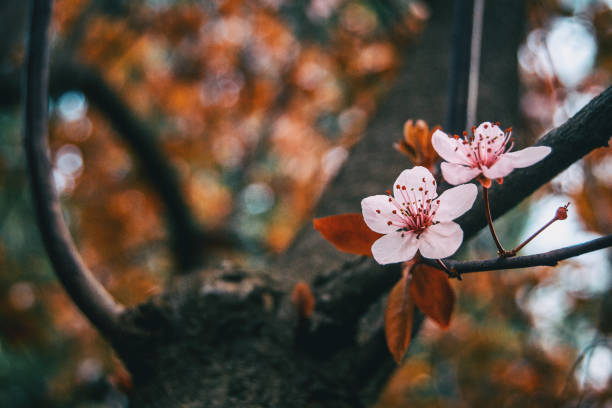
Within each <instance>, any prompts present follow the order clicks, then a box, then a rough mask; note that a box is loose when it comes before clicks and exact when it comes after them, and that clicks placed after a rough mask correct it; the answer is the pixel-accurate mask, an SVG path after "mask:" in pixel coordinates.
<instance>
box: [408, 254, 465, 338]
mask: <svg viewBox="0 0 612 408" xmlns="http://www.w3.org/2000/svg"><path fill="white" fill-rule="evenodd" d="M410 294H411V297H412V299H414V304H415V305H416V306H417V307H418V308H419V309H420V310H421V311H422V312H423V313H424V314H425V315H426V316H428V317H430V318H431V319H432V320H433V321H435V322H436V323H438V325H440V327H442V328H447V327H448V325H449V324H450V319H451V314H452V313H453V307H454V306H455V292H454V291H453V288H451V286H450V284H449V282H448V277H447V276H446V274H445V273H444V272H442V271H441V270H440V269H437V268H434V267H431V266H428V265H424V264H417V265H415V266H414V267H413V268H412V283H411V284H410Z"/></svg>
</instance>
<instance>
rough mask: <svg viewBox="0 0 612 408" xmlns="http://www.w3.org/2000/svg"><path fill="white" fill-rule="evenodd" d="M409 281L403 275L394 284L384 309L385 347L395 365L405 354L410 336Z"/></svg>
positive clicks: (412, 309)
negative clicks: (387, 348)
mask: <svg viewBox="0 0 612 408" xmlns="http://www.w3.org/2000/svg"><path fill="white" fill-rule="evenodd" d="M410 280H411V277H410V275H408V274H405V275H404V277H403V278H402V279H400V281H399V282H397V283H396V284H395V286H394V287H393V289H391V293H390V294H389V299H388V300H387V308H386V309H385V335H386V338H387V347H389V351H390V352H391V354H392V355H393V359H394V360H395V362H396V363H397V364H400V363H401V361H402V357H404V354H406V350H407V349H408V345H410V338H411V334H412V319H413V314H414V302H413V301H412V297H411V295H410V290H409V289H408V287H409V285H410Z"/></svg>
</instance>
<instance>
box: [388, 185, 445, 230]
mask: <svg viewBox="0 0 612 408" xmlns="http://www.w3.org/2000/svg"><path fill="white" fill-rule="evenodd" d="M430 187H432V188H433V190H432V191H430V190H429V188H430ZM395 190H396V191H395V198H393V197H389V200H391V202H392V203H393V205H394V206H395V207H396V209H395V210H393V211H392V214H393V215H392V217H391V218H390V221H389V223H390V224H389V225H395V226H397V227H398V229H397V231H398V232H400V231H401V232H402V237H404V232H408V231H411V232H413V233H415V234H417V238H418V236H419V235H420V234H421V233H423V231H425V230H426V229H427V228H428V227H429V226H431V225H433V224H435V223H436V222H435V221H434V217H435V215H436V210H437V209H438V206H439V205H440V200H436V196H437V195H436V182H435V180H434V181H433V186H428V185H427V182H426V180H425V178H423V179H422V180H421V182H420V183H419V186H418V187H410V188H407V187H406V186H405V185H400V184H397V185H396V186H395ZM389 193H390V192H389ZM389 195H390V194H389Z"/></svg>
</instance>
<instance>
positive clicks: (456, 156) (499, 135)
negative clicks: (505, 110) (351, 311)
mask: <svg viewBox="0 0 612 408" xmlns="http://www.w3.org/2000/svg"><path fill="white" fill-rule="evenodd" d="M498 124H499V123H498ZM498 124H492V123H490V122H483V123H481V124H480V126H478V128H476V129H475V130H474V129H473V133H474V136H472V137H469V136H468V134H467V132H463V137H459V136H458V135H455V137H454V138H453V137H449V136H448V135H447V134H446V133H444V132H442V131H440V130H437V131H435V132H434V134H433V136H432V138H431V142H432V144H433V147H434V149H435V150H436V151H437V152H438V154H439V155H440V156H441V157H442V158H443V159H444V160H446V162H443V163H442V166H441V168H442V176H443V177H444V179H445V180H446V181H447V182H449V183H450V184H453V185H457V184H462V183H466V182H468V181H470V180H472V179H473V178H474V177H478V176H480V177H479V180H480V181H481V182H482V183H483V185H484V186H485V187H488V186H489V185H490V180H494V179H501V178H503V177H506V176H507V175H508V174H510V172H511V171H512V170H514V169H516V168H522V167H528V166H531V165H532V164H534V163H537V162H539V161H540V160H542V159H543V158H544V157H546V156H547V155H548V154H549V153H550V152H551V148H550V147H548V146H535V147H528V148H526V149H523V150H519V151H516V152H512V151H511V150H512V147H513V145H514V143H513V139H512V137H511V135H512V128H509V129H506V130H505V131H502V130H501V129H500V128H499V126H498ZM481 175H482V176H484V178H486V179H484V180H483V177H482V176H481ZM487 179H489V180H487Z"/></svg>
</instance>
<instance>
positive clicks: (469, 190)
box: [361, 166, 478, 265]
mask: <svg viewBox="0 0 612 408" xmlns="http://www.w3.org/2000/svg"><path fill="white" fill-rule="evenodd" d="M477 193H478V189H477V188H476V186H475V185H474V184H464V185H461V186H458V187H454V188H451V189H449V190H446V191H445V192H444V193H442V195H441V196H439V197H438V194H437V193H436V181H435V180H434V178H433V176H432V175H431V173H430V172H429V170H427V169H426V168H425V167H421V166H417V167H414V168H412V169H409V170H404V171H403V172H402V174H400V175H399V177H398V178H397V180H396V181H395V184H394V186H393V196H391V192H389V195H386V196H385V195H375V196H371V197H366V198H364V199H363V200H362V201H361V210H362V212H363V219H364V220H365V222H366V224H367V225H368V227H370V229H372V230H373V231H375V232H378V233H379V234H385V236H383V237H380V238H379V239H378V240H376V242H374V244H373V245H372V255H374V259H375V260H376V262H378V263H380V264H383V265H384V264H389V263H395V262H404V261H407V260H410V259H412V258H413V257H414V256H415V254H416V252H417V250H418V251H420V252H421V255H422V256H424V257H426V258H434V259H439V258H445V257H447V256H450V255H452V254H454V253H455V251H457V249H458V248H459V246H460V245H461V242H462V241H463V230H461V227H459V224H457V223H455V222H453V221H452V220H454V219H455V218H457V217H459V216H460V215H461V214H463V213H464V212H466V211H467V210H469V209H470V208H471V207H472V204H474V200H475V199H476V195H477Z"/></svg>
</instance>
